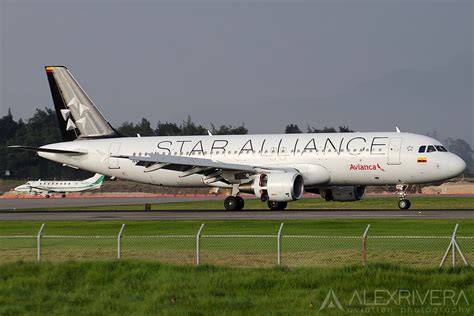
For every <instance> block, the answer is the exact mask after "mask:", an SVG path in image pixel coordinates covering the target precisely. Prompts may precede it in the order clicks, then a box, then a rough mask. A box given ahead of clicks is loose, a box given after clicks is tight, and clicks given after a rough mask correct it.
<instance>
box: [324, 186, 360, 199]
mask: <svg viewBox="0 0 474 316" xmlns="http://www.w3.org/2000/svg"><path fill="white" fill-rule="evenodd" d="M319 192H320V194H321V196H322V197H323V198H325V199H326V201H340V202H350V201H358V200H360V199H362V198H363V197H364V194H365V186H363V185H356V186H354V185H351V186H342V187H329V188H324V189H320V190H319Z"/></svg>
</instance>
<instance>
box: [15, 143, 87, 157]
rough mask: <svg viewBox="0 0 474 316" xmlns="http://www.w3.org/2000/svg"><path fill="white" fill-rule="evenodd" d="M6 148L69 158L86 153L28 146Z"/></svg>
mask: <svg viewBox="0 0 474 316" xmlns="http://www.w3.org/2000/svg"><path fill="white" fill-rule="evenodd" d="M8 148H13V149H22V150H29V151H35V152H45V153H51V154H64V155H70V156H80V155H85V154H87V153H86V152H80V151H72V150H62V149H52V148H41V147H30V146H19V145H14V146H8Z"/></svg>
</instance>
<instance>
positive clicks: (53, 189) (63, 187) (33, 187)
mask: <svg viewBox="0 0 474 316" xmlns="http://www.w3.org/2000/svg"><path fill="white" fill-rule="evenodd" d="M104 178H105V176H103V175H101V174H98V173H96V174H95V175H94V176H93V177H91V178H89V179H85V180H83V181H48V180H38V181H28V182H27V183H25V184H22V185H19V186H17V187H16V188H15V191H17V192H27V193H29V194H35V195H36V194H40V195H44V196H45V197H47V198H49V197H50V196H51V195H52V194H53V193H61V197H63V198H65V197H66V193H68V192H82V191H86V190H94V189H99V188H100V187H101V186H102V182H104Z"/></svg>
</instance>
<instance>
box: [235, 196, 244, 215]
mask: <svg viewBox="0 0 474 316" xmlns="http://www.w3.org/2000/svg"><path fill="white" fill-rule="evenodd" d="M235 198H236V199H237V206H238V207H237V210H239V211H241V210H242V209H243V208H244V205H245V201H244V199H243V198H242V197H241V196H238V195H237V196H236V197H235Z"/></svg>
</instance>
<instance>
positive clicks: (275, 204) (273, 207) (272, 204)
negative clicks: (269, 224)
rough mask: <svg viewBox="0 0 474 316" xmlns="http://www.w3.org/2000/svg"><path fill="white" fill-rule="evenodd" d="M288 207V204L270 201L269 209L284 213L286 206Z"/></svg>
mask: <svg viewBox="0 0 474 316" xmlns="http://www.w3.org/2000/svg"><path fill="white" fill-rule="evenodd" d="M287 205H288V203H287V202H275V201H268V208H269V209H271V210H272V211H278V210H280V211H283V210H284V209H285V208H286V206H287Z"/></svg>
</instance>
